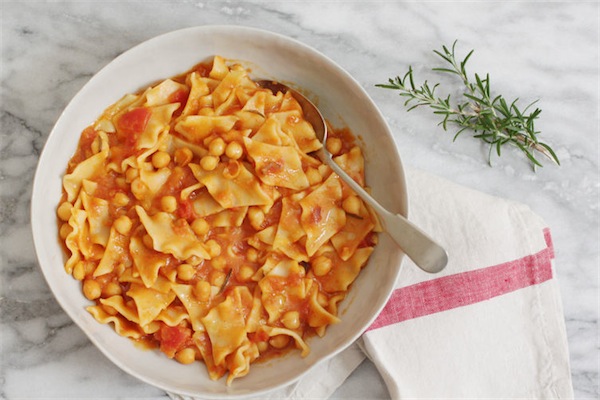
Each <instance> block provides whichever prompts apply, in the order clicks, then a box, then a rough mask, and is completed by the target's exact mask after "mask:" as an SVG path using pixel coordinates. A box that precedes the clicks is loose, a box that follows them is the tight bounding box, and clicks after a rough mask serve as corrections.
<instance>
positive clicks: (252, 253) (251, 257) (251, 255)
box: [246, 247, 258, 262]
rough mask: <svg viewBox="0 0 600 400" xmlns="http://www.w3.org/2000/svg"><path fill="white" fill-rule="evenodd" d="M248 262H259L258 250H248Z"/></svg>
mask: <svg viewBox="0 0 600 400" xmlns="http://www.w3.org/2000/svg"><path fill="white" fill-rule="evenodd" d="M246 260H248V261H250V262H257V261H258V250H256V249H255V248H252V247H251V248H249V249H248V250H246Z"/></svg>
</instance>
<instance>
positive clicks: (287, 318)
mask: <svg viewBox="0 0 600 400" xmlns="http://www.w3.org/2000/svg"><path fill="white" fill-rule="evenodd" d="M281 322H282V323H283V326H285V327H286V328H288V329H298V328H299V327H300V313H299V312H298V311H288V312H286V313H285V314H283V317H281Z"/></svg>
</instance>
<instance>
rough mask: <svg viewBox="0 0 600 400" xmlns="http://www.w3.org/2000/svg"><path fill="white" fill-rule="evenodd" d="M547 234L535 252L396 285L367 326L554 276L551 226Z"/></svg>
mask: <svg viewBox="0 0 600 400" xmlns="http://www.w3.org/2000/svg"><path fill="white" fill-rule="evenodd" d="M544 238H545V240H546V245H547V247H546V248H545V249H543V250H541V251H540V252H538V253H536V254H531V255H528V256H525V257H522V258H519V259H517V260H513V261H509V262H506V263H502V264H498V265H494V266H491V267H485V268H481V269H477V270H473V271H468V272H462V273H459V274H455V275H450V276H445V277H443V278H438V279H432V280H430V281H426V282H421V283H418V284H415V285H411V286H407V287H403V288H399V289H396V290H395V291H394V292H393V293H392V296H391V298H390V300H389V301H388V303H387V304H386V305H385V307H384V308H383V310H382V312H381V314H379V316H378V317H377V319H376V320H375V322H373V324H372V325H371V326H370V327H369V328H368V329H367V330H368V331H369V330H372V329H377V328H382V327H384V326H388V325H391V324H395V323H398V322H402V321H406V320H408V319H413V318H417V317H422V316H425V315H429V314H434V313H438V312H440V311H446V310H450V309H453V308H457V307H463V306H466V305H469V304H474V303H478V302H481V301H484V300H489V299H491V298H493V297H496V296H500V295H503V294H506V293H510V292H513V291H515V290H518V289H522V288H525V287H528V286H532V285H536V284H539V283H542V282H545V281H547V280H549V279H552V264H551V260H552V259H553V258H554V248H553V245H552V237H551V236H550V229H548V228H546V229H544Z"/></svg>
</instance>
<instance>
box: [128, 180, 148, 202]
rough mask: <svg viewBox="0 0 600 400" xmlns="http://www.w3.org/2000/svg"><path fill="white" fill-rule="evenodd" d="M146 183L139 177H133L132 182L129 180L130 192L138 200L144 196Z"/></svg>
mask: <svg viewBox="0 0 600 400" xmlns="http://www.w3.org/2000/svg"><path fill="white" fill-rule="evenodd" d="M146 189H147V187H146V184H145V183H144V182H142V180H141V179H140V178H135V179H134V180H133V182H131V193H133V195H134V196H135V198H136V199H138V200H143V199H144V197H146V191H147V190H146Z"/></svg>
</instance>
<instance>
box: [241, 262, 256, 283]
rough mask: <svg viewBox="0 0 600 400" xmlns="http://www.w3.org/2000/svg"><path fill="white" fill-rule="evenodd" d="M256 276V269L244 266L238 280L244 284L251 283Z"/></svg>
mask: <svg viewBox="0 0 600 400" xmlns="http://www.w3.org/2000/svg"><path fill="white" fill-rule="evenodd" d="M253 275H254V269H253V268H252V267H251V266H249V265H244V266H242V268H240V270H239V271H238V273H237V278H238V280H240V281H242V282H247V281H249V280H250V279H251V278H252V276H253Z"/></svg>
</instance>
